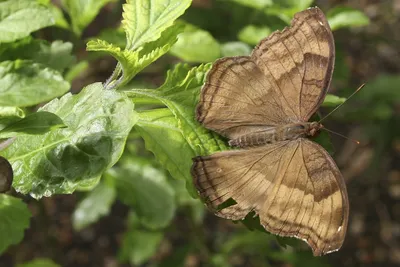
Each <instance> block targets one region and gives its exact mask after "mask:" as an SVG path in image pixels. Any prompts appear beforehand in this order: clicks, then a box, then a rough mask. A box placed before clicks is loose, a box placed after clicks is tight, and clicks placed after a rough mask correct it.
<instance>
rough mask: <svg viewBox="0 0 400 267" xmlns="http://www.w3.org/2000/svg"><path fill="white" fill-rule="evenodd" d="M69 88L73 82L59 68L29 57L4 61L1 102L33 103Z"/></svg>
mask: <svg viewBox="0 0 400 267" xmlns="http://www.w3.org/2000/svg"><path fill="white" fill-rule="evenodd" d="M68 89H69V83H68V82H66V81H65V80H64V79H63V77H62V75H61V74H60V73H59V72H58V71H56V70H52V69H49V68H46V67H45V66H43V65H41V64H37V63H32V62H31V61H27V60H16V61H5V62H1V63H0V105H1V106H18V107H26V106H33V105H36V104H39V103H42V102H45V101H48V100H51V99H53V98H55V97H57V96H60V95H63V94H64V93H65V92H67V91H68Z"/></svg>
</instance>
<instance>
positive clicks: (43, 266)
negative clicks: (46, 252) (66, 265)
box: [17, 258, 60, 267]
mask: <svg viewBox="0 0 400 267" xmlns="http://www.w3.org/2000/svg"><path fill="white" fill-rule="evenodd" d="M17 267H60V265H58V264H56V263H54V262H53V261H52V260H50V259H44V258H43V259H42V258H36V259H34V260H32V261H30V262H26V263H21V264H18V265H17Z"/></svg>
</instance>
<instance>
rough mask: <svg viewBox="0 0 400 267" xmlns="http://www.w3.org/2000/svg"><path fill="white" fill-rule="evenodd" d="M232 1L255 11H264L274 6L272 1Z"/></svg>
mask: <svg viewBox="0 0 400 267" xmlns="http://www.w3.org/2000/svg"><path fill="white" fill-rule="evenodd" d="M230 1H231V2H236V3H238V4H240V5H243V6H247V7H251V8H255V9H263V8H265V7H268V6H271V5H272V4H273V2H272V0H230Z"/></svg>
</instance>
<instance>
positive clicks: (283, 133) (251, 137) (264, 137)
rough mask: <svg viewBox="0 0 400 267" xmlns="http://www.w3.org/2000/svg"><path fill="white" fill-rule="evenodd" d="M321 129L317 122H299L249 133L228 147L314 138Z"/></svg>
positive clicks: (244, 146)
mask: <svg viewBox="0 0 400 267" xmlns="http://www.w3.org/2000/svg"><path fill="white" fill-rule="evenodd" d="M322 127H323V126H322V125H321V124H320V123H318V122H300V123H292V124H285V125H279V126H273V127H266V128H265V130H257V131H255V132H250V133H248V134H244V135H241V136H239V137H238V138H235V139H233V140H230V141H229V145H230V146H236V147H241V148H246V147H255V146H261V145H265V144H270V143H275V142H280V141H286V140H294V139H298V138H304V137H308V136H314V135H316V134H317V133H318V131H319V130H320V129H321V128H322Z"/></svg>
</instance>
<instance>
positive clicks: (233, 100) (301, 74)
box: [192, 8, 349, 255]
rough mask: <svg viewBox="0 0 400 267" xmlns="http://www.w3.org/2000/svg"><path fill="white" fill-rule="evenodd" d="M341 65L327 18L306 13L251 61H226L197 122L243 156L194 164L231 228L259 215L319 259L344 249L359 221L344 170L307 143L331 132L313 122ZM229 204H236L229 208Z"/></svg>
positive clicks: (197, 179) (211, 81) (227, 154)
mask: <svg viewBox="0 0 400 267" xmlns="http://www.w3.org/2000/svg"><path fill="white" fill-rule="evenodd" d="M334 61H335V46H334V41H333V35H332V31H331V29H330V27H329V24H328V22H327V20H326V18H325V16H324V14H323V13H322V11H321V10H320V9H319V8H310V9H307V10H305V11H302V12H299V13H297V14H296V15H295V16H294V19H293V20H292V23H291V26H290V27H287V28H285V29H284V30H283V31H281V32H280V31H277V32H274V33H273V34H271V35H270V36H269V37H268V38H266V39H264V40H262V41H261V42H260V43H259V44H258V46H257V47H256V48H255V49H254V50H253V52H252V53H251V55H250V56H239V57H227V58H222V59H219V60H217V61H216V62H215V63H214V65H213V67H212V69H211V70H210V72H209V73H208V76H207V81H206V83H205V84H204V86H203V88H202V91H201V95H200V102H199V104H198V106H197V114H196V115H197V120H198V121H199V122H201V123H202V124H203V125H204V126H205V127H206V128H208V129H211V130H213V131H216V132H218V133H220V134H221V135H223V136H225V137H227V138H229V140H230V141H229V144H230V145H231V146H235V147H239V148H242V149H239V150H231V151H224V152H218V153H215V154H213V155H210V156H205V157H196V158H194V159H193V161H194V163H193V167H192V175H193V179H194V184H195V186H196V188H197V190H198V191H199V194H200V195H201V196H202V197H203V198H204V199H205V201H206V204H207V206H208V207H209V208H210V209H212V210H213V211H214V213H215V214H216V215H218V216H220V217H222V218H227V219H231V220H240V219H243V218H245V217H246V215H247V214H248V213H250V212H252V211H254V212H255V213H256V214H258V215H259V218H260V222H261V224H262V225H263V226H264V227H265V229H266V230H267V231H269V232H271V233H274V234H277V235H280V236H290V237H296V238H299V239H302V240H304V241H306V242H307V243H308V245H309V246H310V247H311V248H312V250H313V253H314V255H322V254H326V253H329V252H333V251H336V250H338V249H339V248H340V247H341V246H342V243H343V241H344V237H345V234H346V229H347V222H348V215H349V203H348V197H347V191H346V185H345V182H344V180H343V177H342V175H341V173H340V171H339V169H338V167H337V166H336V164H335V162H334V161H333V159H332V158H331V156H330V155H329V154H328V152H327V151H325V149H324V148H322V147H321V146H320V145H318V144H317V143H315V142H312V141H310V140H308V139H306V137H311V136H314V135H315V134H316V133H317V132H318V131H319V130H320V129H321V128H322V127H323V126H322V125H321V124H320V123H318V122H307V121H308V120H309V119H310V117H311V116H312V115H313V114H314V113H315V112H316V110H317V109H318V107H319V106H320V105H321V103H322V102H323V100H324V98H325V95H326V93H327V91H328V89H329V86H330V81H331V78H332V72H333V65H334ZM229 199H233V200H234V201H235V202H236V204H234V205H231V206H229V207H225V208H222V209H220V208H219V207H220V205H221V204H222V203H224V202H226V201H227V200H229Z"/></svg>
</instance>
